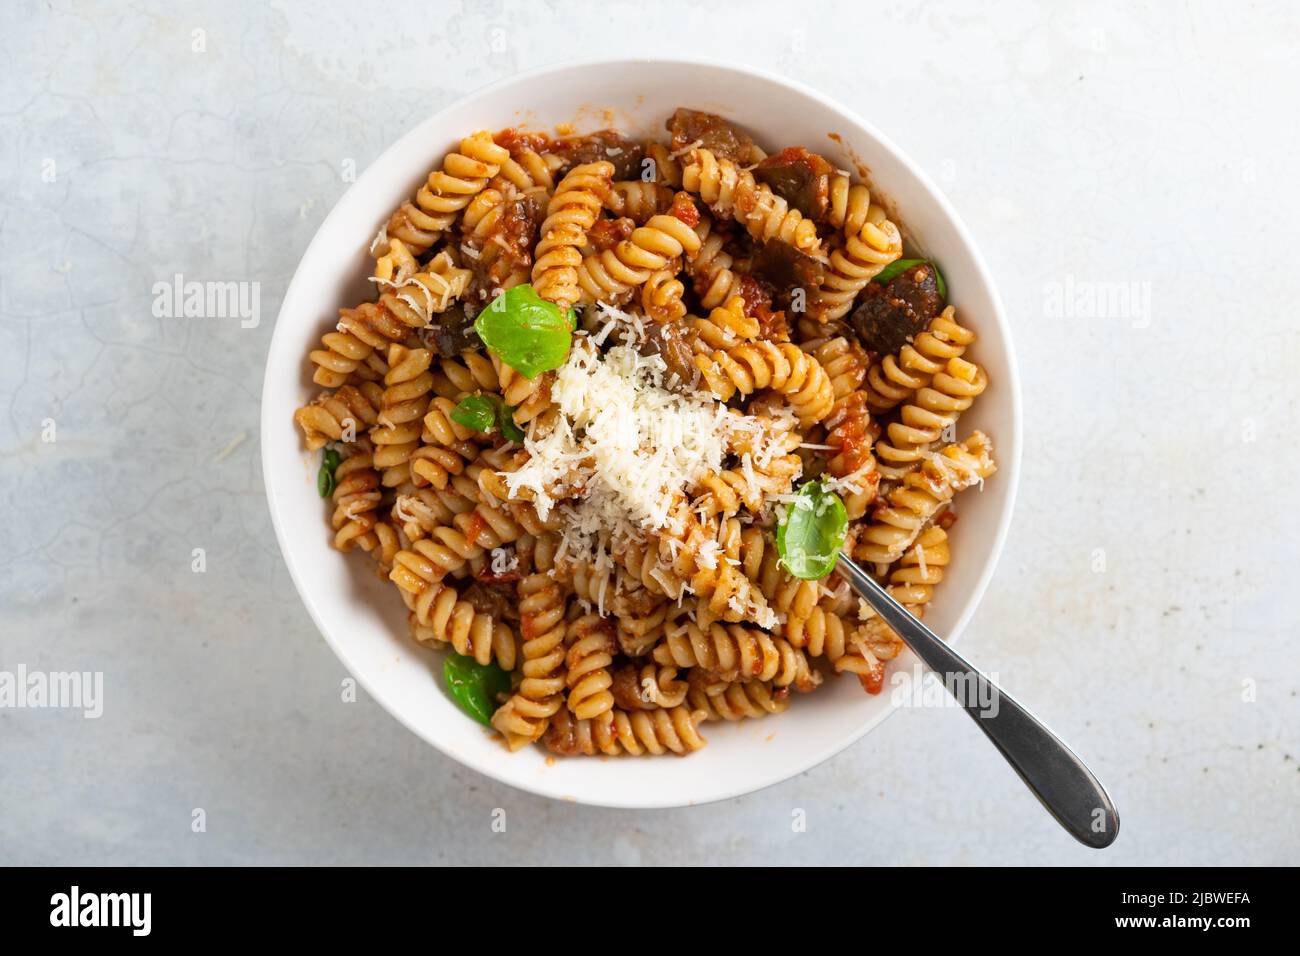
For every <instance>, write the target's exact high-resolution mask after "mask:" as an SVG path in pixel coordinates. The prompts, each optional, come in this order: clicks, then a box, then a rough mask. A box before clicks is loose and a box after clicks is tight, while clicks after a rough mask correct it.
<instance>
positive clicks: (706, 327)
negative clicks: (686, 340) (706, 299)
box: [691, 295, 760, 354]
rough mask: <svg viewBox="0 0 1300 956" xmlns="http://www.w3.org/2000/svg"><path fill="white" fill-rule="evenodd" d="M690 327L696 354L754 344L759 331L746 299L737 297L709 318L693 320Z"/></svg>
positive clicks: (716, 309) (712, 311)
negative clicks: (747, 307) (693, 334)
mask: <svg viewBox="0 0 1300 956" xmlns="http://www.w3.org/2000/svg"><path fill="white" fill-rule="evenodd" d="M691 328H692V329H693V330H694V332H695V342H696V345H695V348H696V351H699V352H702V353H705V354H707V353H708V352H713V351H718V350H725V349H729V348H733V347H735V346H737V345H740V344H741V343H742V342H752V341H753V340H754V339H756V338H758V336H759V332H760V329H759V324H758V320H757V319H756V318H754V317H753V316H750V315H746V309H745V300H744V299H743V298H741V297H740V296H738V295H734V296H732V297H731V298H729V299H727V301H726V302H725V303H724V304H722V305H720V306H717V307H715V308H714V309H712V310H711V311H710V312H709V315H708V317H707V318H703V319H702V318H694V319H692V320H691Z"/></svg>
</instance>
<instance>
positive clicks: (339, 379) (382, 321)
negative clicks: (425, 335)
mask: <svg viewBox="0 0 1300 956" xmlns="http://www.w3.org/2000/svg"><path fill="white" fill-rule="evenodd" d="M410 331H411V330H410V327H409V326H408V325H406V323H404V322H402V321H401V320H400V319H398V318H397V317H396V316H394V315H393V314H392V313H391V312H389V311H388V309H387V308H386V307H384V306H383V305H382V304H377V303H374V302H365V303H362V304H361V305H359V306H357V307H356V308H354V309H340V310H339V322H338V327H337V328H336V330H335V331H333V332H326V333H325V334H324V335H323V336H321V345H322V346H324V347H323V348H319V349H314V350H312V352H310V353H309V354H308V358H309V359H310V360H311V361H312V363H313V364H314V365H315V366H316V370H315V372H314V373H313V375H312V381H314V382H315V383H316V384H317V385H322V386H324V387H325V388H337V387H338V386H340V385H343V384H345V383H348V382H349V378H350V376H352V375H354V374H355V373H356V372H357V371H358V369H361V368H363V367H365V362H366V360H367V359H369V358H370V357H371V355H372V354H373V353H374V351H375V349H382V348H386V347H387V346H388V344H389V343H390V342H401V341H403V340H404V339H405V338H406V337H407V335H409V334H410Z"/></svg>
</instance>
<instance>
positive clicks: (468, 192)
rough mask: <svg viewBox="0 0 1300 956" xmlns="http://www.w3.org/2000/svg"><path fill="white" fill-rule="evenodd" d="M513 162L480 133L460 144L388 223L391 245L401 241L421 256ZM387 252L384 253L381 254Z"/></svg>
mask: <svg viewBox="0 0 1300 956" xmlns="http://www.w3.org/2000/svg"><path fill="white" fill-rule="evenodd" d="M509 158H510V153H509V151H507V150H505V149H503V148H501V147H500V146H498V145H497V144H496V143H494V142H493V141H492V136H491V134H490V133H487V132H478V133H475V134H474V135H472V136H468V137H466V138H465V139H463V140H461V141H460V147H459V149H458V150H457V151H455V152H451V153H448V154H447V156H446V158H445V159H444V160H443V162H442V166H441V168H439V169H435V170H434V171H433V172H431V173H429V178H428V180H427V181H426V182H425V184H424V185H423V186H421V187H420V189H419V191H418V192H417V193H416V194H415V199H414V200H413V201H409V202H405V203H403V204H402V206H401V207H400V208H399V209H398V210H397V211H396V212H395V213H393V215H392V218H390V219H389V220H388V225H387V227H386V229H385V232H386V234H387V237H388V239H389V241H390V242H391V240H393V239H398V240H401V241H402V242H403V243H405V244H406V246H407V247H408V248H410V249H411V251H412V252H413V253H414V254H415V255H417V256H418V255H422V254H423V253H424V252H425V251H426V250H428V249H429V248H430V247H431V246H432V245H433V244H434V243H435V242H437V241H438V239H439V238H440V237H441V236H442V234H443V233H445V232H446V231H447V230H448V229H450V228H451V226H452V224H453V223H454V222H455V221H456V217H457V215H458V214H459V213H460V212H461V210H463V209H464V208H465V207H466V206H467V205H469V202H470V200H471V199H473V198H474V196H476V195H477V194H478V193H479V192H481V191H482V190H483V188H484V187H486V186H487V184H488V180H489V179H491V178H492V177H493V176H495V175H496V174H497V173H498V172H499V171H500V169H501V164H502V163H504V162H506V161H507V160H508V159H509ZM387 251H388V250H387V249H386V248H385V249H382V250H381V253H386V252H387Z"/></svg>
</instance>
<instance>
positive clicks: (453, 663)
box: [442, 653, 510, 726]
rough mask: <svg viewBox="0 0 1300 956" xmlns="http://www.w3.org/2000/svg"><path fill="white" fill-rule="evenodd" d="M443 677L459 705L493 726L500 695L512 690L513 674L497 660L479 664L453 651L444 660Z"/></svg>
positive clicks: (479, 720) (474, 716) (482, 722)
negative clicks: (493, 716) (496, 661)
mask: <svg viewBox="0 0 1300 956" xmlns="http://www.w3.org/2000/svg"><path fill="white" fill-rule="evenodd" d="M442 676H443V678H444V679H445V680H446V681H447V692H448V693H449V694H451V699H452V700H453V701H455V702H456V706H457V707H459V708H460V709H461V710H463V711H464V712H465V713H467V714H469V715H470V716H471V717H473V718H474V719H475V720H477V721H478V722H479V723H480V724H487V725H488V726H491V722H492V715H493V714H494V713H496V709H497V708H498V707H500V706H501V703H500V698H501V697H503V696H504V695H505V694H508V693H509V692H510V675H509V674H507V673H506V672H505V671H503V670H502V669H501V668H500V667H498V666H497V665H496V664H495V663H492V664H480V663H479V662H478V661H476V660H474V658H472V657H466V656H465V655H464V654H455V653H450V654H448V655H447V659H446V660H445V661H443V664H442Z"/></svg>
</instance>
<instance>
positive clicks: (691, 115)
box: [664, 106, 762, 166]
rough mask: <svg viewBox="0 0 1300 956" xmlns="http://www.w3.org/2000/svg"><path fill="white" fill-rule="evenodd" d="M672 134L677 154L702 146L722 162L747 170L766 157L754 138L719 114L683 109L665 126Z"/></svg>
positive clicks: (681, 107)
mask: <svg viewBox="0 0 1300 956" xmlns="http://www.w3.org/2000/svg"><path fill="white" fill-rule="evenodd" d="M664 125H665V126H666V127H667V129H668V132H669V133H671V134H672V149H673V152H677V151H679V150H683V149H686V148H687V147H688V146H692V145H694V144H696V143H699V145H700V146H702V147H703V148H705V149H707V150H709V151H710V152H712V153H713V154H714V155H715V156H718V157H721V158H722V159H729V160H731V161H732V162H733V163H738V164H739V165H741V166H746V165H748V164H749V163H752V162H754V161H755V160H756V159H759V158H760V157H761V156H762V151H761V150H759V149H758V148H757V147H756V146H755V145H754V140H753V138H752V137H751V136H750V135H749V134H748V133H746V132H744V131H743V130H741V129H740V128H739V127H736V126H733V125H731V123H728V122H727V121H726V120H724V119H723V118H722V117H721V116H718V115H717V114H716V113H704V112H701V111H700V110H689V109H686V108H685V107H683V106H679V107H678V108H677V110H676V112H674V113H673V115H672V116H670V117H669V118H668V122H667V123H665V124H664Z"/></svg>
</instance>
